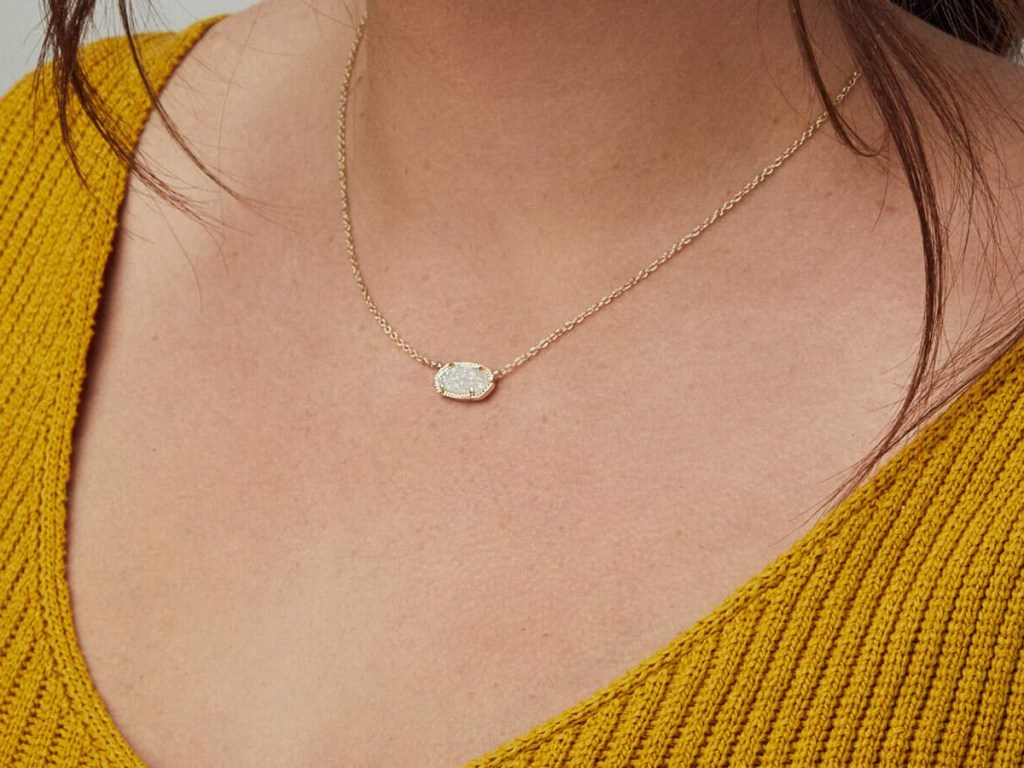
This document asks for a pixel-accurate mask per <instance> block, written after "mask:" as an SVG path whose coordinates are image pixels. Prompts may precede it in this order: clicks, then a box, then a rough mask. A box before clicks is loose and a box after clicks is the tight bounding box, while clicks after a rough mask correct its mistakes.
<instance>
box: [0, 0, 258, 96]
mask: <svg viewBox="0 0 1024 768" xmlns="http://www.w3.org/2000/svg"><path fill="white" fill-rule="evenodd" d="M255 3H256V0H136V1H135V2H134V3H133V5H134V6H135V9H136V18H137V19H138V22H139V24H138V25H139V28H141V29H160V28H170V29H180V28H181V27H185V26H187V25H188V24H189V23H191V22H192V21H195V20H196V19H201V18H204V17H206V16H213V15H215V14H218V13H225V12H233V11H238V10H241V9H242V8H246V7H248V6H250V5H254V4H255ZM97 5H98V8H99V10H98V12H97V16H98V19H99V25H98V31H99V34H100V35H101V36H105V35H109V34H117V33H118V32H119V31H120V22H118V21H117V20H116V18H115V17H114V15H113V14H112V13H108V12H107V10H108V9H109V8H111V7H116V3H114V2H113V0H100V2H99V3H98V4H97ZM150 6H151V7H152V8H153V9H155V11H157V12H158V13H150V12H149V7H150ZM41 19H42V12H41V10H40V7H39V3H38V2H37V0H0V93H3V92H6V91H7V89H8V88H10V87H11V86H12V85H14V83H15V81H16V80H17V79H18V78H19V77H20V76H21V75H23V74H24V73H26V72H28V71H29V70H31V69H33V68H34V67H35V59H36V56H37V55H38V53H39V43H40V38H41V36H42V25H41Z"/></svg>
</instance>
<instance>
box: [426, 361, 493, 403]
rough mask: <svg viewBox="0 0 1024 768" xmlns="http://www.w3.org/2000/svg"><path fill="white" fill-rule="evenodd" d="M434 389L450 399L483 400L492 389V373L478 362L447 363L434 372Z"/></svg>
mask: <svg viewBox="0 0 1024 768" xmlns="http://www.w3.org/2000/svg"><path fill="white" fill-rule="evenodd" d="M434 389H436V390H437V393H438V394H439V395H444V396H445V397H449V398H451V399H452V400H483V399H484V398H485V397H487V396H488V395H489V394H491V392H493V391H494V373H493V372H492V371H491V369H490V368H488V367H487V366H486V365H480V363H466V362H459V363H447V364H445V365H442V366H441V367H440V368H438V369H437V373H436V374H434Z"/></svg>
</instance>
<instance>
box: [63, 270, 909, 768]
mask: <svg viewBox="0 0 1024 768" xmlns="http://www.w3.org/2000/svg"><path fill="white" fill-rule="evenodd" d="M130 256H131V254H130V252H129V253H128V254H127V255H126V256H125V258H124V263H125V266H123V267H122V268H120V271H117V272H116V273H115V276H114V279H112V281H111V284H110V287H109V293H108V296H107V298H106V300H107V302H108V306H107V310H106V312H107V314H106V316H105V317H104V319H103V320H104V322H103V324H101V326H100V336H99V337H98V343H97V344H96V348H97V349H96V352H95V356H94V360H93V362H92V368H91V369H90V379H89V382H88V384H87V397H86V400H85V403H86V407H85V412H84V414H83V418H82V421H81V423H80V425H79V427H80V431H79V433H78V435H77V438H76V439H77V443H76V448H75V458H74V473H73V483H72V488H71V494H70V499H69V513H70V526H69V564H68V569H69V583H70V586H71V591H72V598H73V605H74V613H75V622H76V627H77V630H78V632H79V635H80V644H81V646H82V649H83V652H84V655H85V658H86V660H87V663H88V665H89V669H90V673H91V674H92V676H93V678H94V680H95V681H96V684H97V687H98V689H99V691H100V693H101V695H102V696H103V697H104V700H105V701H106V703H107V705H108V707H109V709H110V712H111V714H112V716H113V719H114V721H115V722H116V723H117V724H118V726H119V727H120V729H121V730H122V732H123V733H124V734H125V736H126V738H127V739H128V741H129V743H131V744H132V745H133V747H134V748H135V749H136V751H137V752H139V753H140V754H141V755H142V756H143V757H144V758H145V759H147V760H150V761H151V762H152V764H153V765H154V766H160V765H177V764H188V765H195V766H203V765H221V764H245V765H253V766H277V765H282V766H283V765H316V766H335V765H379V764H387V765H393V766H401V765H408V766H438V767H439V768H440V767H441V766H448V765H458V764H461V763H463V762H465V761H467V760H469V759H471V758H473V757H477V756H479V755H481V754H483V753H484V752H486V751H487V750H489V749H491V748H493V747H496V746H498V745H499V744H500V743H502V742H504V741H506V740H507V739H509V738H511V737H514V736H517V735H520V734H521V733H523V732H525V731H526V730H527V729H529V728H530V727H531V726H533V725H536V724H538V723H540V722H541V721H543V720H545V719H546V718H548V717H550V716H552V715H555V714H557V713H559V712H561V711H562V710H564V709H566V708H567V707H569V706H571V705H572V704H574V703H576V702H577V701H579V700H581V699H582V698H584V697H585V696H587V695H589V694H590V693H592V692H594V691H595V690H597V689H598V688H600V687H601V686H603V685H605V684H606V683H608V682H610V681H611V680H612V679H614V678H615V677H617V676H618V675H619V674H621V673H622V672H625V671H626V670H627V669H629V668H630V667H632V666H633V665H635V664H636V663H637V662H639V661H640V660H641V659H643V658H645V657H646V656H648V655H649V654H651V653H652V652H654V651H655V650H657V649H658V648H660V647H661V646H662V645H664V644H665V643H666V642H668V641H669V640H670V639H671V638H672V637H674V636H675V635H677V634H678V633H679V632H681V631H682V630H684V629H686V628H687V627H689V626H690V625H692V624H693V623H694V622H695V621H696V620H697V619H698V618H699V617H701V616H703V615H704V614H706V613H707V612H709V611H710V610H711V609H712V608H714V607H715V606H716V605H718V604H719V603H720V602H721V601H722V600H724V599H725V598H726V597H727V596H728V595H729V594H730V593H731V592H732V591H733V590H734V589H736V588H737V587H739V586H740V585H741V584H743V583H744V582H745V581H746V580H747V579H749V578H750V577H752V576H753V575H754V574H755V573H757V572H758V571H759V570H760V569H761V568H762V567H763V566H764V565H766V564H767V563H768V562H770V561H771V560H773V559H774V558H775V557H777V556H778V555H779V554H780V553H781V552H783V551H784V550H785V549H786V548H787V547H788V546H789V545H791V544H792V542H793V541H794V540H795V539H796V538H797V537H798V536H799V535H800V534H801V533H803V532H804V531H806V530H807V527H808V526H809V525H810V523H811V522H813V521H812V520H811V519H810V518H809V515H808V514H807V512H808V509H809V508H810V507H812V506H813V505H814V504H815V503H816V502H818V501H819V500H820V499H821V498H822V497H823V496H824V495H825V494H827V493H828V492H829V491H831V490H832V488H833V487H834V484H835V482H837V480H836V477H837V476H838V475H837V473H841V472H842V471H843V470H844V469H846V468H847V467H848V466H849V465H850V464H851V463H852V462H853V461H855V460H856V459H858V458H860V457H861V456H862V455H863V454H864V453H865V452H866V450H867V449H868V448H869V447H870V443H871V440H872V439H874V438H875V437H877V434H878V432H879V430H880V429H882V428H883V427H884V426H885V424H886V419H887V417H888V412H887V411H885V410H884V408H882V406H884V405H887V404H889V403H888V402H887V401H888V400H890V399H891V398H890V397H889V396H890V395H891V393H892V389H891V388H889V386H888V385H891V382H889V381H887V380H886V381H883V380H881V379H880V377H879V370H880V369H882V368H884V367H885V366H887V365H889V364H891V363H892V361H893V360H898V359H899V358H900V357H901V353H904V352H905V343H906V342H907V341H908V340H909V341H910V342H912V341H913V339H914V336H913V333H914V326H913V323H912V322H911V321H910V318H911V316H912V313H911V312H910V311H907V312H906V316H907V323H906V327H905V328H904V329H903V331H904V332H903V334H902V336H901V335H900V333H895V334H894V333H892V332H891V330H890V329H881V328H879V327H877V326H876V325H873V324H872V323H870V322H865V323H864V324H863V325H862V327H861V329H860V331H859V335H858V333H857V332H847V331H844V330H843V329H842V327H841V325H840V324H839V323H837V322H834V321H832V322H823V323H802V324H799V326H798V327H797V328H795V329H792V328H791V330H790V331H789V332H788V333H787V332H785V329H786V327H787V326H790V327H791V326H792V318H786V317H776V316H773V315H771V314H770V313H769V314H768V315H767V316H765V317H763V318H762V322H761V323H760V324H754V323H751V316H750V315H748V314H745V313H743V312H734V313H724V314H721V315H719V317H718V323H717V324H714V323H711V324H708V325H705V326H700V327H692V326H690V327H688V326H686V325H685V324H683V323H679V324H677V325H674V326H672V327H671V329H670V330H666V331H663V332H661V333H657V334H650V333H647V332H646V329H647V328H648V327H649V325H648V322H649V321H650V320H651V319H652V318H653V317H654V315H655V314H656V313H657V312H658V311H659V306H658V304H657V303H656V302H655V303H650V304H646V305H645V304H644V303H643V302H641V303H639V304H637V305H635V306H634V310H635V311H636V314H635V315H634V316H633V317H632V319H627V318H625V316H624V315H620V316H618V317H617V318H616V319H617V320H619V321H620V322H619V323H618V324H617V323H616V320H613V319H612V318H611V313H610V312H609V313H608V315H609V317H608V319H607V321H606V322H605V324H604V325H603V327H602V326H600V325H599V324H598V323H597V322H593V323H592V328H591V330H590V331H583V330H580V331H579V332H577V333H576V334H574V335H576V336H578V338H572V339H569V338H567V339H566V340H565V341H564V342H560V343H559V346H558V347H553V348H552V349H551V350H550V351H548V352H545V353H543V354H542V355H540V356H538V357H537V358H536V359H535V360H532V361H530V362H528V363H527V364H526V365H524V366H522V367H521V368H520V369H517V370H516V371H515V372H513V373H512V374H510V375H509V376H508V377H507V378H506V379H504V380H502V381H500V382H499V384H498V388H497V390H496V392H495V393H494V394H493V395H492V396H491V398H489V399H488V400H485V401H482V402H480V403H455V402H451V401H447V400H444V399H442V398H440V397H438V395H437V394H436V393H435V392H434V391H433V387H432V383H431V374H432V372H431V371H430V370H429V369H427V368H426V367H423V366H420V365H418V364H417V363H415V362H414V361H413V360H411V359H410V358H408V357H407V356H405V355H404V354H403V353H402V352H401V351H400V350H399V349H398V348H397V347H395V346H393V345H392V344H391V342H390V341H388V340H387V339H386V337H385V336H384V334H383V333H381V331H380V329H379V328H377V327H376V325H375V324H374V323H373V321H372V318H370V317H369V314H368V313H366V314H365V316H364V314H363V313H365V308H364V307H361V306H360V304H359V302H358V296H357V295H356V296H355V300H353V301H348V302H346V301H342V302H341V303H340V304H338V305H336V306H334V307H333V308H332V305H331V300H332V299H330V298H328V296H329V295H330V296H334V295H337V293H338V291H337V288H336V287H332V288H331V290H330V291H328V290H327V289H326V288H323V287H321V286H320V285H319V284H318V283H317V281H313V283H306V284H299V283H296V282H289V281H287V280H284V279H273V277H271V279H269V280H268V286H269V287H268V288H266V289H264V290H253V289H251V288H243V287H239V284H235V285H234V287H232V286H231V284H225V283H212V284H211V283H209V282H208V283H207V285H208V288H207V291H206V293H205V294H204V298H203V301H204V303H203V308H202V311H194V307H190V306H189V302H190V300H191V299H185V298H183V297H185V296H186V295H188V296H192V294H191V293H189V292H188V291H185V290H182V292H181V293H180V294H174V292H173V290H172V291H171V293H170V294H168V293H166V292H165V293H161V294H160V300H159V301H157V302H156V303H157V304H158V305H161V306H163V307H164V310H163V314H161V315H159V316H155V315H153V313H152V311H151V310H152V304H149V306H146V301H145V300H144V298H142V297H145V296H147V291H146V290H145V286H146V285H149V283H147V280H146V279H143V278H142V277H140V276H139V275H137V274H136V273H135V272H134V270H137V269H139V268H140V267H139V264H140V263H141V262H140V261H139V258H135V259H132V258H130ZM133 265H134V266H133ZM150 268H151V267H150ZM156 282H159V284H160V285H161V286H164V287H162V288H160V289H159V290H160V291H167V290H168V289H167V288H166V286H167V285H168V284H171V285H173V282H171V281H166V280H165V281H162V282H161V281H156ZM321 291H322V293H321ZM352 293H353V295H354V294H355V292H354V291H353V292H352ZM148 295H149V296H150V297H151V296H152V294H148ZM271 295H276V297H277V300H276V303H275V302H272V301H271V300H270V299H269V298H268V297H269V296H271ZM174 296H177V298H176V299H174V300H172V297H174ZM662 308H663V307H662ZM334 312H336V314H332V313H334ZM750 314H751V315H752V314H753V313H750ZM694 317H696V315H695V316H694ZM914 317H916V315H915V316H914ZM335 322H337V324H336V325H335V324H334V323H335ZM841 332H843V333H847V335H846V337H845V343H844V344H842V345H839V344H838V341H839V334H840V333H841ZM425 334H426V336H429V329H428V330H427V331H425ZM588 334H589V335H588ZM886 340H888V341H887V343H888V344H889V346H888V347H883V346H880V344H882V343H885V342H886ZM901 344H903V347H902V348H901ZM494 346H495V348H497V346H498V345H497V344H495V345H494ZM830 350H831V352H830ZM513 351H514V350H513ZM583 361H585V362H583Z"/></svg>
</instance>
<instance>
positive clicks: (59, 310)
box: [0, 18, 1024, 768]
mask: <svg viewBox="0 0 1024 768" xmlns="http://www.w3.org/2000/svg"><path fill="white" fill-rule="evenodd" d="M214 21H216V18H214V19H208V20H206V21H204V22H200V23H198V24H196V25H194V26H192V27H190V28H189V29H187V30H185V31H184V32H182V33H160V34H151V35H145V36H141V37H140V39H139V42H140V44H141V46H142V50H143V53H144V61H145V62H146V65H147V69H148V71H149V72H150V74H151V76H152V78H153V80H154V82H155V83H156V84H157V85H158V86H160V85H161V84H162V83H163V82H165V80H166V78H167V77H168V76H169V74H170V73H171V71H172V70H173V68H174V66H175V64H176V63H177V62H178V61H179V59H180V58H181V57H182V56H183V55H184V54H185V53H186V52H187V51H188V50H189V48H190V46H191V45H192V44H193V43H195V42H196V41H197V40H198V39H199V38H200V36H201V35H202V34H203V32H204V31H205V30H206V29H207V28H208V26H209V25H210V24H211V23H213V22H214ZM86 59H87V61H88V66H89V68H90V71H91V72H92V73H93V76H94V78H95V79H96V82H97V84H98V86H99V90H100V92H101V93H102V94H104V96H105V97H106V99H107V101H108V102H109V104H110V105H111V106H112V107H113V108H114V109H115V111H116V112H117V113H118V114H119V115H120V116H121V118H122V119H123V122H124V127H125V130H126V132H127V134H128V135H129V136H130V137H133V138H134V137H137V136H138V134H139V132H140V131H141V128H142V125H143V123H144V121H145V119H146V117H147V115H148V113H149V111H150V108H151V105H150V103H149V101H148V99H147V97H146V96H145V93H144V91H143V89H142V88H141V86H140V84H139V81H138V79H137V77H136V76H135V75H134V69H133V65H132V63H131V58H130V55H129V53H128V48H127V46H126V45H125V42H124V40H123V39H121V38H113V39H111V40H107V41H101V42H98V43H95V44H92V45H90V46H89V48H88V50H87V52H86ZM76 125H77V130H78V131H79V133H80V135H81V137H82V138H81V140H80V145H79V146H80V148H81V154H82V157H83V158H84V159H85V162H84V169H85V172H86V175H87V178H88V179H89V184H90V187H91V189H92V192H91V193H89V192H86V191H85V189H84V188H83V187H82V185H81V184H80V183H79V181H78V179H77V177H76V176H75V174H74V172H73V170H72V168H71V166H70V164H69V162H68V159H67V156H66V155H65V153H64V151H63V150H62V147H61V141H60V136H59V131H58V129H57V127H56V124H55V121H54V115H53V107H52V103H51V102H50V101H48V100H47V98H46V97H45V96H44V98H43V99H42V100H41V101H40V102H39V103H38V105H37V106H36V107H34V106H33V102H32V101H31V100H30V84H29V83H28V81H27V80H26V81H23V82H22V83H21V84H19V85H18V86H16V87H15V88H14V89H13V90H12V91H11V92H10V93H9V94H8V95H7V96H6V98H5V99H4V100H3V101H2V102H0V205H2V211H0V311H2V315H0V766H4V767H6V766H32V767H33V768H36V767H38V766H61V767H66V766H97V767H98V766H107V767H109V768H115V767H116V768H120V767H121V766H141V765H143V763H142V761H141V759H140V758H139V757H138V756H137V755H136V754H135V753H134V752H133V750H132V748H131V747H130V746H129V745H128V743H127V742H126V741H125V739H124V738H123V737H122V736H121V734H120V733H119V732H118V730H117V728H116V726H115V725H114V723H113V722H112V720H111V718H110V716H109V714H108V712H107V710H106V708H105V706H104V703H103V702H102V700H101V699H100V697H99V695H98V693H97V691H96V689H95V687H94V686H93V684H92V682H91V679H90V677H89V673H88V671H87V668H86V666H85V662H84V660H83V657H82V654H81V652H80V650H79V647H78V643H77V639H76V636H75V632H74V625H73V623H72V616H71V604H70V598H69V592H68V587H67V582H66V580H65V573H64V560H65V552H66V539H65V530H66V529H65V523H66V520H65V499H66V487H67V481H68V478H69V476H70V466H71V445H72V442H71V436H72V430H73V427H74V423H75V419H76V415H77V412H78V404H79V399H80V397H81V392H82V388H83V385H84V381H85V361H86V352H87V349H88V345H89V342H90V340H91V337H92V335H93V327H94V318H95V317H96V313H97V309H98V306H99V301H100V289H101V286H102V277H103V270H104V266H105V263H106V260H107V258H108V256H109V253H110V250H111V246H112V243H113V240H114V234H115V229H116V226H117V211H118V209H119V206H120V203H121V201H122V198H123V195H124V191H125V183H126V178H127V177H126V173H125V171H124V169H123V168H122V167H121V165H120V164H119V163H118V162H117V160H116V159H115V158H114V156H113V155H112V153H111V152H110V151H108V150H107V148H106V147H105V145H104V143H103V142H102V140H101V139H100V137H99V136H98V135H97V134H96V133H95V132H94V131H91V130H90V129H89V128H88V126H87V125H86V123H85V121H84V120H81V119H76ZM1022 435H1024V342H1020V343H1018V344H1017V345H1016V346H1015V347H1014V349H1013V350H1012V351H1011V352H1009V353H1007V354H1006V355H1004V356H1003V357H1002V358H1000V359H999V360H998V361H997V362H996V363H995V364H994V365H993V366H991V367H990V368H989V369H988V371H986V373H985V375H984V376H983V377H982V378H981V379H980V380H978V381H977V382H976V383H975V384H974V385H973V386H972V387H971V388H970V390H969V391H967V392H966V393H965V394H963V395H961V396H960V397H959V398H957V400H956V401H955V402H954V403H953V404H952V405H951V406H950V407H948V408H947V409H946V411H945V412H944V413H943V414H942V415H941V417H940V418H938V419H937V420H935V421H933V422H932V423H931V424H930V425H929V426H928V427H926V428H925V429H924V430H923V431H921V432H919V433H918V435H917V437H916V438H915V439H914V440H913V441H912V442H911V443H909V444H908V445H907V446H905V447H904V448H903V449H902V450H901V451H899V453H898V454H896V456H895V457H893V458H891V459H889V460H888V461H887V462H886V463H885V464H884V465H883V466H882V467H881V468H880V469H879V471H877V472H876V473H875V475H874V476H873V477H872V478H871V479H870V480H869V481H868V482H866V483H864V484H863V485H862V486H861V487H860V488H859V489H857V491H856V492H855V493H853V494H852V495H851V496H849V497H847V498H846V500H845V501H843V502H842V503H841V504H840V505H839V506H838V507H837V508H836V509H834V510H833V511H832V512H830V513H829V514H828V515H826V516H825V517H823V518H822V519H820V520H819V521H818V522H817V523H816V524H815V525H814V526H813V527H812V528H811V529H810V530H809V531H808V532H807V533H806V534H805V535H804V536H803V537H802V538H800V539H799V540H798V541H797V542H796V543H795V544H794V545H793V546H792V547H791V548H790V549H789V550H787V551H786V552H785V553H784V554H783V555H781V556H780V557H778V558H777V559H776V560H775V561H773V562H772V563H771V564H769V565H768V566H767V567H766V568H764V569H763V570H762V571H761V572H760V573H759V574H758V575H757V576H755V577H754V578H752V579H751V580H750V581H748V582H747V583H746V584H745V585H743V586H742V587H741V588H740V589H738V590H737V591H735V592H734V593H733V594H732V595H731V596H730V597H729V598H728V599H727V600H726V601H725V602H724V603H722V604H721V605H720V606H718V607H717V608H716V609H715V610H714V611H712V612H711V613H710V614H708V615H706V616H705V617H704V618H702V619H701V620H700V621H699V622H697V623H696V624H695V625H694V626H692V627H691V628H690V629H688V630H687V631H685V632H683V633H682V634H681V635H680V636H678V637H677V638H676V639H675V640H673V641H672V642H671V643H669V644H668V645H667V646H666V647H665V648H663V649H662V650H660V651H659V652H657V653H655V654H654V655H653V656H651V657H650V658H648V659H646V660H644V661H643V662H642V663H639V664H638V665H637V666H636V667H635V668H634V669H633V670H631V671H629V672H627V673H625V674H624V675H623V676H622V677H620V678H619V679H617V680H615V681H612V682H610V684H609V685H607V686H606V687H605V688H604V689H602V690H600V691H599V692H597V693H595V694H594V695H593V696H591V697H590V698H588V699H586V700H585V701H583V702H581V703H580V704H578V705H577V706H575V707H573V708H571V709H570V710H568V711H567V712H565V713H563V714H561V715H559V716H557V717H554V718H553V719H551V720H549V721H548V722H546V723H543V724H541V725H539V726H538V727H536V728H535V729H533V730H532V731H530V732H529V733H527V734H525V735H523V736H522V737H520V738H519V739H516V740H514V741H511V742H510V743H508V744H507V745H505V746H502V747H500V748H498V749H496V750H495V751H494V752H492V753H491V754H489V755H487V756H485V757H482V758H480V759H479V760H476V761H474V762H473V763H472V765H473V766H474V768H483V767H484V766H489V767H491V768H498V767H499V766H500V768H511V767H512V766H519V767H521V768H527V766H530V767H532V768H555V767H556V766H559V767H561V768H590V767H591V766H595V767H596V766H604V767H605V768H619V767H623V768H624V767H625V766H636V767H637V768H640V767H641V766H643V767H644V768H654V767H655V766H684V765H685V766H754V765H765V766H781V765H793V766H812V765H813V766H817V765H824V766H889V765H891V766H896V765H917V766H1006V767H1007V768H1009V767H1010V766H1013V767H1014V768H1017V767H1019V766H1022V765H1024V659H1022V648H1024V512H1022V510H1024V444H1022V440H1021V438H1022ZM685 555H686V553H685V552H681V553H680V558H681V559H685ZM337 764H338V765H339V766H342V765H344V764H345V757H344V745H339V756H338V762H337ZM181 768H185V766H182V767H181Z"/></svg>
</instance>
